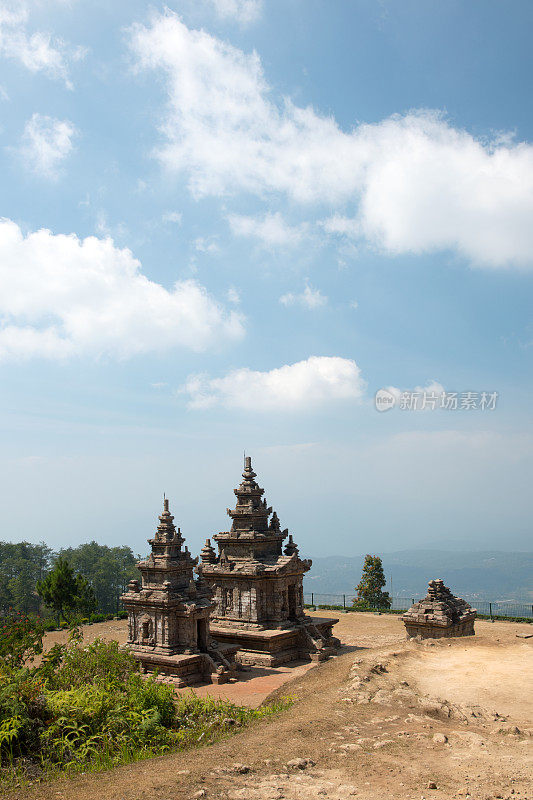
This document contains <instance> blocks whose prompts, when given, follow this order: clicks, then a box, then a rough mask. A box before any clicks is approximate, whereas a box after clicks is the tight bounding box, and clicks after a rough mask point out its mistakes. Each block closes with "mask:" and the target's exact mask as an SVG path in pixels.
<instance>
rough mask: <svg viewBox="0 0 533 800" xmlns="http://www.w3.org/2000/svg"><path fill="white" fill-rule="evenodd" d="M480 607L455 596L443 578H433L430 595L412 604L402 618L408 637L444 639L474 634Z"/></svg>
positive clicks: (429, 590)
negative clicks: (477, 608) (473, 606)
mask: <svg viewBox="0 0 533 800" xmlns="http://www.w3.org/2000/svg"><path fill="white" fill-rule="evenodd" d="M476 615H477V611H476V609H475V608H472V606H470V605H469V604H468V603H467V602H466V601H465V600H462V599H461V598H460V597H455V595H453V594H452V593H451V591H450V590H449V589H448V587H447V586H445V585H444V582H443V581H442V580H434V581H430V582H429V586H428V593H427V596H426V597H425V598H424V599H423V600H420V601H419V602H418V603H415V604H414V606H411V608H410V609H409V611H407V612H406V613H405V614H404V615H403V616H402V620H403V622H404V624H405V629H406V631H407V638H412V637H415V636H420V637H421V638H422V639H440V638H442V637H444V636H474V633H475V632H474V620H475V618H476Z"/></svg>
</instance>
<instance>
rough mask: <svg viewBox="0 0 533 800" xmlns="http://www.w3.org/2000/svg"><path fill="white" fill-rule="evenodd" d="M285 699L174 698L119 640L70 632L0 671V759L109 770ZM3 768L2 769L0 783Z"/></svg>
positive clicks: (54, 768)
mask: <svg viewBox="0 0 533 800" xmlns="http://www.w3.org/2000/svg"><path fill="white" fill-rule="evenodd" d="M0 667H1V664H0ZM288 702H289V701H278V702H277V704H274V705H272V706H263V707H261V708H260V709H253V710H252V709H247V708H241V707H240V706H236V705H233V704H232V703H228V702H226V701H224V700H212V699H210V698H205V699H204V698H199V697H196V696H195V695H193V694H192V693H191V694H190V695H189V696H181V697H180V698H178V699H177V698H176V695H175V692H174V689H173V688H172V687H171V686H168V685H165V684H162V683H159V682H158V681H157V679H156V677H155V676H152V677H150V678H144V677H142V676H141V674H140V672H139V668H138V665H137V663H136V661H135V659H134V658H133V657H132V656H131V655H130V654H129V653H128V652H126V651H123V650H121V649H120V648H119V646H118V643H117V642H103V641H101V640H99V639H97V640H96V641H94V642H92V643H90V644H89V645H86V646H84V642H83V639H82V637H81V634H80V631H79V630H73V632H72V635H71V638H70V641H69V642H68V644H66V645H59V644H56V645H54V647H53V648H52V649H51V650H50V651H49V652H47V653H46V654H45V656H44V657H43V659H42V663H41V664H40V665H39V666H38V667H35V668H31V669H17V670H15V669H12V668H11V667H9V666H5V665H4V668H3V669H0V761H2V760H3V761H7V762H10V763H11V766H12V768H10V773H9V774H14V771H15V772H16V771H17V770H18V773H17V774H20V770H21V769H22V766H20V767H18V766H17V764H18V763H20V764H21V765H22V764H24V763H29V762H27V761H24V760H23V761H21V762H18V760H17V759H18V758H19V757H20V756H23V757H24V758H25V759H28V757H29V759H30V762H33V763H35V761H36V760H38V761H39V763H40V764H41V765H42V768H43V770H44V771H48V772H50V773H54V772H58V771H59V772H65V771H66V772H76V771H80V770H83V771H87V770H97V769H107V768H109V767H111V766H113V765H115V764H121V763H128V762H130V761H135V760H138V759H140V758H146V757H148V756H152V755H158V754H161V753H164V752H166V751H168V750H169V749H178V748H183V747H187V746H191V745H197V744H199V743H200V742H201V743H202V744H206V743H208V742H212V741H214V740H215V739H217V738H219V737H220V736H225V735H228V734H229V733H230V732H231V731H232V729H233V728H238V727H239V726H240V725H243V724H246V723H247V722H248V721H250V720H252V719H256V718H260V717H265V716H268V715H270V714H272V713H275V712H277V711H279V710H280V709H281V708H286V707H287V705H288ZM228 720H233V721H234V723H236V724H233V725H231V724H230V723H228ZM7 774H8V773H7V772H3V771H2V770H0V785H1V784H2V781H4V783H5V781H6V780H7V778H6V776H7Z"/></svg>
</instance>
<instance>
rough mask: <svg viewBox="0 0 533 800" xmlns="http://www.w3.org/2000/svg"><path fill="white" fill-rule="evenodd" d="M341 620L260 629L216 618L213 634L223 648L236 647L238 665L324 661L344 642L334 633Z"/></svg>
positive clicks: (312, 620)
mask: <svg viewBox="0 0 533 800" xmlns="http://www.w3.org/2000/svg"><path fill="white" fill-rule="evenodd" d="M338 621H339V620H338V619H326V618H316V617H313V618H307V619H305V620H302V621H301V622H298V623H296V624H295V625H294V626H293V627H290V628H281V629H278V628H276V629H266V630H257V629H250V628H248V629H247V628H245V627H244V626H239V624H228V622H227V621H226V620H213V621H211V624H210V632H211V636H213V637H214V638H215V639H216V641H217V642H218V643H219V644H220V646H221V647H225V646H228V645H232V646H237V647H238V648H239V649H238V651H237V653H236V655H235V661H236V662H237V664H242V665H244V666H260V667H279V666H281V665H282V664H288V663H290V662H291V661H316V662H319V661H325V660H326V659H327V658H329V656H331V655H335V654H336V653H337V652H338V650H339V648H340V646H341V643H340V642H339V640H338V639H337V638H335V636H333V634H332V628H333V625H335V623H337V622H338Z"/></svg>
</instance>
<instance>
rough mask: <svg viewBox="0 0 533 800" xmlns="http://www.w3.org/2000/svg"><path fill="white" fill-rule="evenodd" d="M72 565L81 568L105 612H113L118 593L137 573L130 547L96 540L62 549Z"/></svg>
mask: <svg viewBox="0 0 533 800" xmlns="http://www.w3.org/2000/svg"><path fill="white" fill-rule="evenodd" d="M59 555H60V556H61V557H63V558H65V559H66V560H67V561H68V562H69V564H70V565H71V567H72V568H73V569H75V570H76V571H78V572H81V574H82V575H84V576H85V577H86V578H87V580H88V581H89V582H90V584H91V586H92V587H93V589H94V593H95V595H96V599H97V602H98V608H99V610H100V611H102V612H105V613H116V612H117V610H118V605H119V597H120V595H121V594H123V592H124V591H125V589H126V586H127V584H128V581H129V580H131V578H134V577H137V574H138V572H137V568H136V566H135V565H136V562H137V561H138V557H137V558H135V556H134V555H133V552H132V551H131V549H130V548H129V547H126V546H123V547H108V546H107V545H105V544H98V542H94V541H93V542H86V543H85V544H80V545H79V546H78V547H69V548H68V549H65V550H61V551H60V552H59Z"/></svg>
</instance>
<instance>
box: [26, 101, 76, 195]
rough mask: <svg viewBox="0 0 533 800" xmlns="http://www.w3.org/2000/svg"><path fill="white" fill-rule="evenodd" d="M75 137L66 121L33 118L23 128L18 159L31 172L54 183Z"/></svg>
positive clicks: (51, 118) (70, 150) (36, 115)
mask: <svg viewBox="0 0 533 800" xmlns="http://www.w3.org/2000/svg"><path fill="white" fill-rule="evenodd" d="M76 133H77V131H76V128H75V127H74V125H73V124H72V123H71V122H69V121H68V120H66V119H63V120H61V119H54V118H53V117H46V116H43V115H42V114H33V115H32V117H31V118H30V119H29V120H28V121H27V122H26V125H25V126H24V133H23V134H22V142H21V145H20V147H19V149H18V151H17V152H18V155H19V156H20V157H21V158H22V159H23V161H24V163H25V165H26V166H27V167H28V168H29V169H30V170H32V172H35V173H37V174H39V175H43V176H44V177H47V178H52V179H53V180H55V179H57V178H58V176H59V173H60V167H61V164H62V162H63V161H64V160H65V159H66V158H67V156H68V155H70V153H71V152H72V150H73V147H74V145H73V143H72V140H73V138H74V137H75V135H76Z"/></svg>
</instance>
